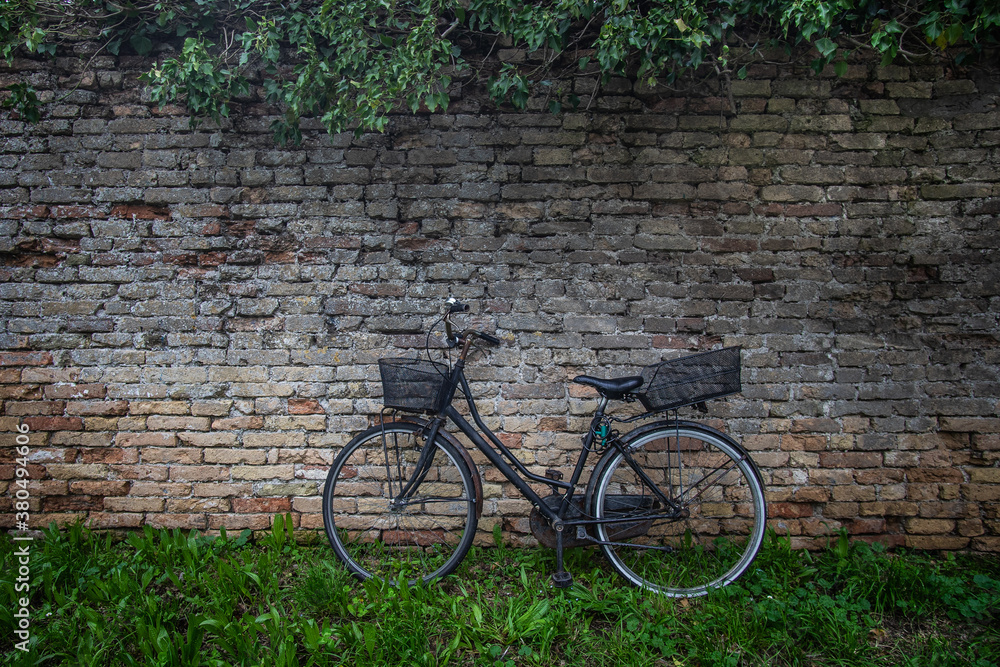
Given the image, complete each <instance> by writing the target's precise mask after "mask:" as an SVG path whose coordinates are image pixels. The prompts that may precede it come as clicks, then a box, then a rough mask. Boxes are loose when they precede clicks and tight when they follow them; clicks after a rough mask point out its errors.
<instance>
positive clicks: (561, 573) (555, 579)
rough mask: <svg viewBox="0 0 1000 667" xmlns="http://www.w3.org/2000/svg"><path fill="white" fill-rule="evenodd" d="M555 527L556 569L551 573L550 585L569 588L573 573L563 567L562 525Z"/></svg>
mask: <svg viewBox="0 0 1000 667" xmlns="http://www.w3.org/2000/svg"><path fill="white" fill-rule="evenodd" d="M555 529H556V571H555V572H553V573H552V585H553V586H555V587H556V588H569V587H570V586H572V585H573V575H572V574H570V573H569V572H567V571H566V570H565V569H563V526H562V525H557V526H555Z"/></svg>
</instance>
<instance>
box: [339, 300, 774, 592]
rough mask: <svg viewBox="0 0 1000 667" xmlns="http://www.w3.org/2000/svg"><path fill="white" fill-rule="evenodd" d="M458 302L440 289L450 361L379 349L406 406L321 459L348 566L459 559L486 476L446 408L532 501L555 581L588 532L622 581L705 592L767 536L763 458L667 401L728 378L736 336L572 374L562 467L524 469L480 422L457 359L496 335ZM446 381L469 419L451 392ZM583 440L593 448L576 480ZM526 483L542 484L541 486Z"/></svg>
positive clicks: (686, 399)
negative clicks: (581, 392)
mask: <svg viewBox="0 0 1000 667" xmlns="http://www.w3.org/2000/svg"><path fill="white" fill-rule="evenodd" d="M467 311H468V306H467V305H465V304H461V303H458V302H456V301H454V300H453V299H451V300H449V305H448V309H447V314H446V315H445V316H444V317H443V318H442V319H443V322H444V324H445V333H446V340H447V343H448V345H449V347H453V348H458V349H459V350H460V351H459V354H458V359H457V361H456V362H455V363H454V364H446V363H441V362H436V361H430V360H427V359H382V360H381V361H380V362H379V368H380V373H381V379H382V387H383V394H384V396H383V402H384V404H385V407H386V409H387V410H392V411H403V412H409V413H418V414H417V415H413V416H411V415H403V416H399V415H398V414H397V416H395V417H390V416H387V415H385V414H383V420H382V422H381V423H380V424H378V425H376V426H374V427H372V428H370V429H368V430H367V431H365V432H363V433H361V434H359V435H358V436H356V437H355V438H354V439H353V440H351V441H350V443H348V445H347V446H346V447H344V449H343V451H341V452H340V453H339V455H338V456H337V458H336V460H335V461H334V463H333V467H332V468H331V469H330V472H329V475H328V477H327V481H326V488H325V490H324V493H323V521H324V524H325V527H326V533H327V536H328V537H329V539H330V544H331V545H332V546H333V550H334V552H335V553H336V554H337V557H338V558H339V559H340V560H341V561H342V562H343V563H344V564H345V565H346V566H347V567H348V568H349V569H350V570H351V572H353V573H354V574H355V575H356V576H357V577H359V578H361V579H368V578H370V577H380V578H383V579H387V580H390V581H393V582H400V583H401V582H403V581H406V582H408V583H410V584H413V583H415V582H417V581H419V580H424V581H429V580H431V579H434V578H436V577H443V576H445V575H447V574H449V573H450V572H452V571H453V570H454V569H455V568H456V567H457V566H458V564H459V563H460V562H461V561H462V559H463V558H464V557H465V555H466V553H467V552H468V550H469V548H470V547H471V546H472V543H473V540H474V538H475V535H476V528H477V525H478V521H479V517H480V515H481V513H482V509H483V485H482V481H481V478H480V475H479V471H478V470H477V468H476V466H475V465H474V464H473V461H472V459H471V457H470V456H469V453H468V451H467V450H466V448H465V447H464V446H463V445H462V444H461V443H460V442H459V441H458V440H457V439H456V438H455V436H453V435H452V434H451V433H449V432H448V431H446V430H445V429H444V428H443V427H444V425H445V424H446V423H448V422H450V423H451V424H453V425H454V426H455V427H456V428H457V429H458V431H460V432H461V433H462V434H464V435H465V436H466V437H467V438H468V440H469V441H470V442H471V443H472V444H473V445H475V447H476V448H477V449H479V450H480V451H481V452H482V453H483V455H484V456H485V457H486V459H487V460H488V461H489V462H490V463H492V464H493V465H494V466H495V467H496V468H497V470H499V471H500V473H501V474H502V475H503V476H504V477H505V478H506V479H508V480H509V481H510V482H511V483H512V484H513V485H514V486H515V487H516V488H517V489H518V490H519V491H520V492H521V493H522V494H523V495H524V497H525V498H527V499H528V500H530V501H531V502H532V503H533V505H534V509H533V511H532V513H531V517H530V526H531V530H532V533H533V534H534V535H535V536H536V537H537V538H538V540H539V542H540V543H542V544H544V545H546V546H550V547H552V548H554V549H555V550H556V571H555V573H554V574H553V575H552V578H553V582H554V584H555V585H556V586H559V587H566V586H570V585H571V584H572V580H573V579H572V575H570V573H568V572H566V570H565V569H564V567H563V550H564V549H566V548H569V547H579V546H590V545H595V546H600V547H601V549H602V550H603V551H604V554H605V555H606V556H607V558H608V560H609V561H610V562H611V565H612V566H613V567H614V569H615V570H616V571H617V572H619V573H620V574H621V575H622V576H623V577H625V578H626V579H627V580H629V581H630V582H632V583H633V584H636V585H638V586H641V587H643V588H647V589H649V590H651V591H655V592H657V593H662V594H664V595H668V596H675V597H692V596H697V595H703V594H705V593H706V592H708V591H709V590H710V589H712V588H716V587H719V586H725V585H726V584H728V583H730V582H732V581H733V580H735V579H736V578H737V577H739V576H740V575H742V574H743V573H744V572H746V570H747V568H749V567H750V564H751V563H752V562H753V560H754V558H755V557H756V555H757V552H758V551H759V549H760V545H761V542H762V541H763V538H764V528H765V520H766V507H765V502H764V485H763V482H762V481H761V476H760V472H759V471H758V469H757V466H756V464H755V463H754V462H753V460H752V459H751V458H750V455H749V454H748V453H747V451H746V450H745V449H743V447H742V446H741V445H740V444H739V443H738V442H736V441H735V440H733V439H732V438H730V437H729V436H727V435H725V434H724V433H721V432H719V431H717V430H716V429H713V428H711V427H709V426H706V425H704V424H700V423H697V422H691V421H686V420H681V419H678V417H677V408H680V407H684V406H688V405H698V406H699V407H701V408H702V409H703V408H704V402H705V401H707V400H710V399H713V398H719V397H721V396H726V395H729V394H733V393H737V392H739V391H740V348H738V347H729V348H724V349H721V350H713V351H709V352H702V353H699V354H695V355H691V356H687V357H683V358H680V359H674V360H670V361H666V362H663V363H660V364H656V365H653V366H648V367H646V368H644V369H643V370H642V372H641V374H640V375H636V376H629V377H616V378H611V379H601V378H596V377H591V376H587V375H581V376H579V377H577V378H574V380H573V382H575V383H578V384H582V385H587V386H590V387H593V388H594V389H596V390H597V393H598V395H599V397H600V398H599V401H598V405H597V411H596V412H595V413H594V415H593V418H592V419H591V421H590V427H589V429H588V431H587V432H586V433H585V434H583V436H582V439H581V440H582V446H581V450H580V456H579V459H578V460H577V462H576V465H575V467H574V468H573V470H572V473H571V476H570V478H569V480H566V481H564V480H563V479H562V476H563V475H562V473H561V472H560V471H558V470H546V471H545V473H544V474H537V473H535V472H532V471H530V470H528V468H527V467H526V466H525V465H524V464H523V463H522V462H521V461H519V460H518V458H517V457H516V456H515V455H514V453H513V452H512V451H511V450H510V449H509V448H508V447H507V446H505V445H504V443H503V442H502V441H501V439H500V438H498V437H497V436H496V434H495V433H493V431H491V430H490V429H489V428H488V427H487V426H486V424H485V423H483V419H482V417H481V416H480V414H479V411H478V410H477V409H476V404H475V401H474V400H473V393H472V391H471V389H470V388H469V383H468V381H467V380H466V377H465V373H464V368H465V363H466V359H467V357H468V354H469V351H470V349H471V348H472V346H473V344H475V343H485V344H487V345H491V346H492V345H499V344H500V340H499V339H498V338H496V337H495V336H492V335H490V334H488V333H485V332H483V331H476V330H471V329H470V330H465V331H460V332H458V331H456V330H455V329H454V327H453V325H452V322H451V317H452V315H454V314H456V313H464V312H467ZM432 329H433V327H432ZM429 335H430V334H428V336H429ZM458 391H461V393H462V394H463V395H464V397H465V399H466V403H467V404H468V413H469V415H471V417H472V421H473V422H474V423H475V426H473V425H472V424H470V423H469V421H468V420H467V419H466V418H465V417H464V416H463V415H462V414H460V413H459V411H458V410H457V409H456V408H455V406H454V405H453V404H452V403H453V400H454V398H455V395H456V393H457V392H458ZM634 400H638V401H639V402H640V403H641V404H642V405H643V407H644V408H645V409H646V412H645V413H643V414H640V415H638V416H633V417H628V418H616V417H614V416H612V415H609V414H608V413H607V412H606V408H607V406H608V403H609V402H610V401H634ZM666 413H671V414H667V416H666V417H665V416H664V415H665V414H666ZM419 414H423V415H424V416H419ZM651 419H652V420H653V421H649V420H651ZM639 420H643V421H646V423H645V424H643V425H640V426H638V427H637V428H634V429H633V430H630V431H628V432H627V433H625V434H624V435H621V434H619V432H618V430H617V428H616V425H617V424H624V423H629V422H634V421H639ZM477 427H478V428H477ZM595 453H596V454H599V455H600V458H599V459H598V461H597V464H596V465H595V466H594V467H593V470H592V471H591V473H590V476H589V478H588V481H587V482H586V484H583V483H582V481H581V480H582V479H583V474H584V471H585V470H586V469H587V461H588V458H590V455H591V454H595ZM531 484H535V485H536V486H537V485H539V484H541V485H544V487H541V488H545V487H548V488H549V489H550V493H549V495H547V496H544V497H543V496H541V495H539V494H538V493H536V492H535V490H534V489H533V488H532V486H531Z"/></svg>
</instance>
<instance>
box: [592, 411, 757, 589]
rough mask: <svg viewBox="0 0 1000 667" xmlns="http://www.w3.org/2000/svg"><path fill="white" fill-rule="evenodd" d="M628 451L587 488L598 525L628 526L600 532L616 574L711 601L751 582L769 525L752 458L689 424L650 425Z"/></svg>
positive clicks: (605, 465)
mask: <svg viewBox="0 0 1000 667" xmlns="http://www.w3.org/2000/svg"><path fill="white" fill-rule="evenodd" d="M678 436H679V438H678ZM622 444H623V448H622V449H623V450H624V453H623V452H622V451H619V450H618V449H617V448H615V449H609V450H608V451H607V453H605V455H604V456H603V457H602V458H601V460H600V461H599V462H598V464H597V466H596V468H595V470H594V474H593V477H592V481H591V484H590V488H588V495H589V500H590V512H591V514H592V515H593V516H595V517H596V518H597V519H605V520H607V519H617V518H620V519H622V520H621V521H620V522H617V521H615V522H609V523H598V524H597V528H596V533H597V535H598V539H600V540H601V541H602V542H603V544H602V545H601V548H602V549H603V550H604V553H605V555H606V556H607V557H608V560H610V561H611V564H612V566H614V568H615V570H617V571H618V573H619V574H621V575H622V576H623V577H625V578H626V579H628V580H629V581H631V582H632V583H633V584H635V585H637V586H642V587H643V588H647V589H649V590H652V591H655V592H657V593H662V594H664V595H668V596H671V597H694V596H698V595H704V594H705V593H707V592H708V591H709V590H710V589H712V588H717V587H720V586H725V585H726V584H728V583H730V582H732V581H733V580H735V579H736V578H737V577H739V576H740V575H741V574H743V573H744V572H745V571H746V570H747V568H748V567H750V564H751V563H752V562H753V560H754V558H755V557H756V556H757V552H758V551H759V550H760V545H761V543H762V541H763V539H764V529H765V523H766V518H767V511H766V506H765V502H764V485H763V483H762V482H761V478H760V473H759V472H758V471H757V468H756V466H755V465H754V463H753V461H752V460H751V459H750V456H749V454H747V452H746V450H744V449H743V448H742V447H741V446H740V445H739V444H738V443H736V442H735V441H733V440H732V439H731V438H729V437H727V436H726V435H724V434H722V433H720V432H719V431H716V430H714V429H711V428H709V427H706V426H703V425H701V424H694V423H688V422H680V423H667V422H661V423H658V424H651V425H649V426H646V427H644V428H640V429H636V430H635V431H633V432H631V433H629V434H628V435H626V436H625V437H624V438H623V439H622ZM633 466H634V467H633ZM654 485H655V487H656V489H654V488H653V486H654Z"/></svg>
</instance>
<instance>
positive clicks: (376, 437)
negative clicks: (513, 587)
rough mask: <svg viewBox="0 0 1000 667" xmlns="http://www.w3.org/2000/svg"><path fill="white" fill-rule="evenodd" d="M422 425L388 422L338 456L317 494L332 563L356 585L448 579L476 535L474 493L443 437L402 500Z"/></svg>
mask: <svg viewBox="0 0 1000 667" xmlns="http://www.w3.org/2000/svg"><path fill="white" fill-rule="evenodd" d="M426 442H427V440H426V433H425V429H424V427H423V426H421V425H418V424H413V423H409V422H390V423H387V424H385V425H384V427H383V426H375V427H373V428H370V429H368V430H367V431H365V432H364V433H361V434H360V435H358V436H357V437H355V438H354V439H353V440H351V442H350V443H348V445H347V446H346V447H345V448H344V449H343V451H341V452H340V454H339V455H338V456H337V458H336V459H335V460H334V462H333V467H332V468H331V469H330V472H329V474H328V475H327V480H326V488H325V489H324V491H323V523H324V526H325V528H326V534H327V537H328V538H329V540H330V545H331V546H332V547H333V551H334V553H335V554H336V555H337V557H338V558H339V559H340V560H341V561H342V562H343V563H344V564H345V565H346V566H347V567H348V569H350V570H351V572H353V573H354V574H355V576H357V577H358V578H360V579H368V578H370V577H378V578H380V579H386V580H389V581H398V580H399V579H400V577H402V578H405V579H406V580H407V581H408V582H409V584H411V585H412V584H414V583H415V582H417V581H420V580H423V581H429V580H431V579H434V578H436V577H443V576H445V575H447V574H449V573H450V572H452V571H453V570H454V569H455V568H456V567H457V566H458V564H459V563H460V562H461V561H462V558H464V557H465V554H466V552H468V550H469V547H470V546H471V545H472V540H473V538H474V537H475V534H476V526H477V524H478V514H477V511H476V491H475V489H476V486H475V481H474V479H473V472H472V471H471V470H470V469H469V466H468V465H467V464H466V462H465V458H464V457H463V456H462V454H461V453H460V452H459V451H458V450H457V449H456V448H455V447H454V446H453V445H452V444H451V443H449V442H448V441H447V440H446V439H444V438H443V437H441V436H438V437H437V438H435V441H434V444H433V446H432V449H431V450H429V451H428V455H429V457H430V458H429V459H427V460H426V464H425V465H423V466H421V472H420V474H417V475H416V479H417V483H416V484H415V485H414V487H413V489H412V491H411V492H409V493H408V494H407V495H406V496H405V497H404V496H403V495H402V491H403V489H404V488H405V487H406V485H407V483H408V482H409V481H410V480H411V478H414V477H415V473H416V471H417V464H418V462H419V460H420V457H421V452H422V450H423V449H424V447H425V444H426Z"/></svg>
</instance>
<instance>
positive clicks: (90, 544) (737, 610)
mask: <svg viewBox="0 0 1000 667" xmlns="http://www.w3.org/2000/svg"><path fill="white" fill-rule="evenodd" d="M289 519H290V518H289V517H287V516H286V517H280V516H279V517H276V519H275V522H274V524H273V526H272V528H271V530H269V531H264V532H262V533H261V534H259V535H258V536H257V537H258V541H257V542H256V543H253V542H252V540H251V535H250V533H249V531H244V532H243V533H242V534H241V535H240V536H239V537H237V538H235V539H234V538H232V537H230V536H228V535H226V534H225V533H223V534H222V535H220V536H219V537H206V536H201V535H198V534H196V533H190V534H188V533H181V532H179V531H169V532H168V531H162V530H161V531H155V530H152V529H150V528H145V529H144V530H143V531H142V532H137V533H132V534H130V535H128V537H127V538H126V539H125V540H124V541H121V542H116V541H114V540H112V538H111V536H110V534H109V535H105V536H101V535H96V534H93V533H90V532H89V531H87V530H85V529H83V528H81V527H80V526H79V525H76V526H71V527H69V528H66V529H63V530H61V531H60V530H56V529H54V528H53V529H50V530H48V531H46V535H45V538H44V539H42V540H36V541H35V542H33V543H32V544H31V550H32V552H31V582H30V583H31V600H30V610H31V619H32V620H31V632H32V638H33V639H32V644H31V647H32V648H31V651H30V652H28V653H22V652H20V651H15V650H13V649H12V648H11V646H10V645H9V644H8V645H7V646H5V647H4V648H3V649H2V650H3V651H5V653H0V664H2V665H26V664H35V663H44V664H51V665H77V664H84V665H91V664H101V665H129V666H131V665H162V666H174V665H176V666H178V667H179V666H185V667H186V666H200V665H205V666H211V667H215V666H219V665H248V666H250V665H253V666H256V665H338V664H351V665H357V666H359V667H366V666H368V665H372V666H375V665H386V664H400V665H402V664H406V665H427V666H440V665H470V664H471V665H483V666H486V665H488V666H490V667H497V666H502V667H515V666H517V667H521V666H528V665H552V664H565V665H588V666H589V665H609V666H610V665H613V666H615V667H618V666H620V665H626V666H631V665H635V666H639V665H643V666H648V665H654V664H675V665H707V664H710V665H734V666H736V665H741V666H742V665H778V666H785V665H802V664H838V665H858V666H861V665H865V666H868V665H884V666H886V667H888V666H895V665H906V666H913V667H917V666H918V665H944V666H951V665H955V666H956V667H957V666H958V665H963V666H965V665H972V666H973V667H984V666H985V665H992V664H997V661H998V660H1000V632H998V629H997V628H998V627H1000V626H998V623H997V621H998V620H1000V618H998V611H997V610H998V609H1000V606H998V603H1000V565H998V562H997V561H996V559H995V558H993V559H986V558H978V559H972V558H970V557H967V556H958V557H952V556H946V557H943V558H933V557H930V556H927V555H923V554H919V553H901V554H889V553H886V552H885V550H884V549H882V548H881V547H879V546H877V545H873V546H868V545H866V544H864V543H850V542H849V541H848V540H847V536H846V534H841V535H839V536H835V537H834V538H833V539H832V540H831V543H830V547H829V548H828V549H827V551H825V552H821V553H810V552H807V551H795V550H792V549H791V548H790V544H789V542H788V540H787V539H785V538H780V537H778V536H776V535H774V534H773V533H772V534H770V535H769V537H768V539H767V541H766V544H765V546H764V548H763V550H762V551H761V554H760V556H759V557H758V559H757V561H756V562H755V565H754V569H753V571H752V572H750V573H748V574H747V575H746V576H744V577H743V578H742V579H740V580H739V582H737V583H736V584H734V585H731V586H728V587H726V588H723V589H719V590H716V591H713V592H712V593H711V594H710V595H708V596H706V597H705V598H700V599H697V600H683V601H678V600H670V599H666V598H662V597H658V596H651V595H649V594H648V593H646V592H644V591H642V590H641V589H636V588H632V587H628V586H626V585H624V584H623V582H622V581H621V579H620V578H618V577H617V576H615V575H614V574H613V573H611V571H610V570H609V568H607V567H606V565H605V564H604V563H603V560H602V559H601V558H599V557H595V556H596V555H597V552H596V551H595V550H593V549H571V550H569V551H568V552H567V554H566V556H567V560H566V566H567V568H568V569H569V570H570V571H572V572H573V573H574V575H575V581H576V583H575V584H574V585H573V587H572V588H569V589H565V590H561V589H554V588H552V587H551V585H550V584H549V583H548V579H547V577H548V575H549V573H551V572H552V569H553V567H554V558H553V553H552V551H551V550H547V549H527V550H521V549H512V548H509V547H506V546H504V547H500V548H492V547H491V548H488V549H483V548H474V549H473V551H472V552H471V553H470V554H469V557H468V558H467V559H466V561H465V563H464V564H463V566H462V567H461V568H460V569H459V571H458V573H457V574H456V575H455V576H452V577H448V578H447V579H445V580H444V581H443V582H441V583H438V584H434V585H429V586H423V585H421V586H416V587H412V588H408V587H406V586H401V585H399V583H398V582H397V583H396V584H392V583H386V582H380V581H368V582H365V583H363V584H362V583H359V582H357V581H356V580H354V579H353V578H351V577H350V576H349V575H348V574H347V573H346V572H345V570H344V568H342V567H340V566H339V565H338V564H336V563H335V562H332V561H331V560H330V558H331V555H330V551H329V549H328V548H327V547H325V546H324V547H320V548H318V549H312V548H304V547H300V546H298V545H296V542H295V535H294V533H293V531H292V530H291V521H290V520H289ZM19 544H23V543H14V542H13V541H11V540H9V539H6V538H4V539H2V540H0V633H3V636H5V637H7V636H12V628H13V627H14V626H13V624H14V620H15V619H14V617H13V613H14V609H15V608H16V605H15V593H16V591H15V589H14V585H15V579H14V577H15V575H14V574H13V573H14V572H16V567H14V563H15V562H16V557H15V555H14V552H15V549H16V547H17V545H19Z"/></svg>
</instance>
